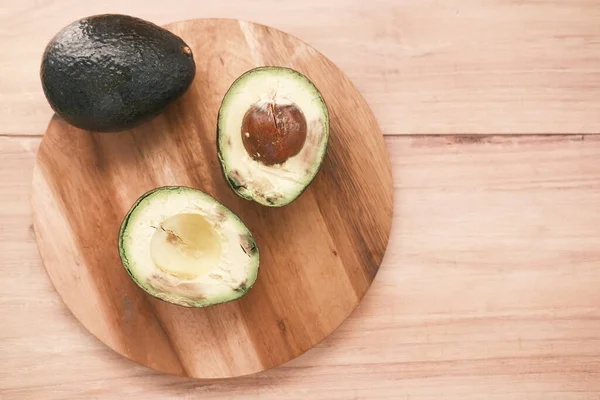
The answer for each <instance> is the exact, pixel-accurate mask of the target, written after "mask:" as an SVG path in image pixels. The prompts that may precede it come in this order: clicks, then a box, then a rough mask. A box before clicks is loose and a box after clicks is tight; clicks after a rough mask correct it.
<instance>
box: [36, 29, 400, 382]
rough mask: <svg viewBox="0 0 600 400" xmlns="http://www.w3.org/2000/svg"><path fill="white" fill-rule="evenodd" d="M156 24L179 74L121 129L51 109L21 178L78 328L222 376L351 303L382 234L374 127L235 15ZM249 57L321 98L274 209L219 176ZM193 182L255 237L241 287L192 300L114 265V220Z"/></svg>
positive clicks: (179, 368) (380, 144) (295, 340)
mask: <svg viewBox="0 0 600 400" xmlns="http://www.w3.org/2000/svg"><path fill="white" fill-rule="evenodd" d="M167 29H169V30H171V31H173V32H174V33H176V34H177V35H179V36H181V37H182V38H183V40H184V41H185V42H187V44H188V45H189V46H190V47H191V48H192V50H193V53H194V57H195V60H196V65H197V73H196V78H195V80H194V83H193V84H192V87H191V88H190V89H189V90H188V92H187V93H186V94H185V95H184V96H183V97H182V98H181V99H180V100H178V101H177V102H175V103H174V104H172V105H171V106H170V107H169V108H168V109H167V110H166V111H165V112H164V113H163V114H161V115H160V116H159V117H157V118H155V119H154V120H152V121H150V122H148V123H146V124H144V125H143V126H140V127H138V128H136V129H134V130H131V131H127V132H121V133H92V132H87V131H82V130H79V129H77V128H74V127H72V126H70V125H68V124H67V123H66V122H64V121H63V120H62V119H60V118H59V117H56V116H55V117H54V118H53V119H52V121H51V123H50V125H49V127H48V130H47V132H46V135H45V136H44V139H43V141H42V144H41V146H40V149H39V153H38V156H37V161H36V168H35V172H34V177H33V197H32V203H33V212H34V222H35V229H36V234H37V239H38V245H39V248H40V252H41V255H42V258H43V260H44V265H45V267H46V269H47V271H48V274H49V275H50V278H51V280H52V282H53V284H54V286H55V287H56V290H57V291H58V293H59V294H60V296H61V297H62V299H63V300H64V302H65V303H66V304H67V306H68V307H69V308H70V309H71V311H72V312H73V314H74V315H75V316H76V317H77V318H78V319H79V320H80V321H81V322H82V323H83V325H84V326H85V327H86V328H87V329H88V330H89V331H90V332H92V333H93V334H94V335H95V336H97V337H98V338H99V339H100V340H102V341H103V342H104V343H106V344H107V345H108V346H110V347H111V348H113V349H114V350H115V351H117V352H119V353H120V354H122V355H124V356H126V357H128V358H130V359H132V360H135V361H137V362H138V363H140V364H143V365H146V366H148V367H151V368H154V369H156V370H159V371H163V372H166V373H170V374H179V375H187V376H191V377H197V378H219V377H232V376H238V375H244V374H250V373H254V372H258V371H261V370H264V369H267V368H271V367H274V366H277V365H280V364H282V363H284V362H286V361H288V360H290V359H292V358H294V357H296V356H298V355H300V354H302V353H303V352H305V351H307V350H308V349H310V348H311V347H312V346H314V345H315V344H317V343H319V342H320V341H321V340H323V339H324V338H325V337H327V335H329V334H330V333H331V332H332V331H333V330H334V329H335V328H336V327H338V326H339V325H340V324H341V323H342V321H343V320H344V319H345V318H346V317H347V316H348V315H349V314H350V313H351V312H352V310H353V309H354V308H355V307H356V305H357V304H358V302H359V301H360V299H361V298H362V297H363V295H364V294H365V292H366V291H367V289H368V287H369V286H370V284H371V282H372V280H373V278H374V277H375V274H376V273H377V270H378V268H379V265H380V263H381V261H382V258H383V255H384V253H385V249H386V246H387V242H388V237H389V232H390V228H391V222H392V196H393V188H392V177H391V171H390V164H389V161H388V158H387V154H386V148H385V144H384V141H383V136H382V133H381V131H380V129H379V127H378V125H377V122H376V120H375V118H374V116H373V114H372V113H371V111H370V110H369V107H368V106H367V104H366V102H365V101H364V100H363V98H362V97H361V95H360V94H359V92H358V91H357V90H356V88H355V87H354V86H353V85H352V83H351V82H350V81H349V80H348V79H347V78H346V77H345V76H344V74H343V73H342V72H341V71H340V70H339V69H338V68H337V67H336V66H335V65H333V64H332V63H331V62H330V61H328V60H327V59H326V58H325V57H324V56H323V55H321V54H319V53H318V52H317V51H316V50H314V49H312V48H311V47H309V46H308V45H306V44H305V43H303V42H301V41H300V40H298V39H296V38H294V37H292V36H289V35H287V34H285V33H283V32H280V31H277V30H275V29H272V28H268V27H265V26H261V25H256V24H252V23H247V22H239V21H234V20H212V19H211V20H191V21H183V22H177V23H174V24H171V25H168V26H167ZM261 65H281V66H287V67H291V68H294V69H296V70H298V71H300V72H302V73H303V74H305V75H307V76H308V77H309V78H310V79H311V80H312V81H313V82H314V83H315V84H316V86H317V87H318V88H319V89H320V90H321V92H322V94H323V96H324V98H325V100H326V102H327V104H328V107H329V112H330V117H331V136H330V141H329V148H328V152H327V156H326V158H325V161H324V163H323V166H322V169H321V171H320V172H319V173H318V175H317V177H316V178H315V180H314V181H313V183H312V185H311V186H310V187H309V189H308V190H307V191H306V192H304V194H303V195H302V196H301V197H299V198H298V199H297V200H296V201H295V202H293V203H292V204H290V205H289V206H287V207H283V208H266V207H262V206H260V205H258V204H255V203H252V202H249V201H246V200H243V199H241V198H239V197H237V196H236V195H235V194H234V193H233V192H232V191H231V190H230V189H229V187H228V186H227V184H226V182H225V180H224V179H223V177H222V175H221V171H220V168H219V163H218V160H217V154H216V135H215V131H216V118H217V112H218V109H219V105H220V102H221V100H222V98H223V96H224V95H225V92H226V91H227V89H228V88H229V86H230V85H231V83H232V82H233V81H234V80H235V79H236V78H237V77H238V76H239V75H241V74H242V73H243V72H245V71H247V70H249V69H251V68H254V67H256V66H261ZM163 185H186V186H191V187H194V188H198V189H200V190H203V191H205V192H207V193H209V194H210V195H212V196H213V197H215V198H216V199H218V200H219V201H221V202H222V203H223V204H224V205H226V206H227V207H229V208H230V209H231V210H232V211H233V212H235V213H236V214H237V215H238V216H239V217H240V218H241V219H242V221H244V223H245V224H246V225H247V226H248V228H249V229H250V230H251V231H252V233H253V235H254V238H255V239H256V242H257V244H258V246H259V249H260V254H261V267H260V268H261V269H260V273H259V277H258V281H257V283H256V285H255V287H254V288H253V289H252V290H251V291H250V293H249V294H248V295H246V296H245V297H243V298H242V299H240V300H238V301H235V302H231V303H226V304H221V305H217V306H213V307H209V308H205V309H190V308H184V307H180V306H175V305H172V304H168V303H165V302H162V301H160V300H157V299H155V298H153V297H152V296H149V295H147V294H145V293H144V292H143V291H142V290H141V289H139V288H138V287H137V286H136V285H135V283H134V282H133V281H132V280H131V279H130V278H129V277H128V275H127V273H126V272H125V270H124V269H123V267H122V265H121V262H120V259H119V255H118V247H117V235H118V232H119V226H120V224H121V221H122V219H123V217H124V216H125V214H126V213H127V211H128V210H129V208H130V207H131V205H132V204H133V203H134V202H135V200H136V199H137V198H138V197H139V196H140V195H141V194H143V193H144V192H146V191H148V190H150V189H152V188H155V187H157V186H163Z"/></svg>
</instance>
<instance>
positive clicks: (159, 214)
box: [119, 186, 259, 307]
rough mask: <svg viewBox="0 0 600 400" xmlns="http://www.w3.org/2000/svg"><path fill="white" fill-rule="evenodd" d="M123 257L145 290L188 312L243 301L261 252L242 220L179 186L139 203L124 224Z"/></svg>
mask: <svg viewBox="0 0 600 400" xmlns="http://www.w3.org/2000/svg"><path fill="white" fill-rule="evenodd" d="M119 254H120V256H121V261H122V263H123V266H124V267H125V269H126V270H127V272H128V273H129V275H130V276H131V278H132V279H133V280H134V281H135V282H136V283H137V285H138V286H140V287H141V288H142V289H143V290H145V291H146V292H148V293H149V294H151V295H153V296H155V297H157V298H160V299H162V300H165V301H167V302H170V303H174V304H178V305H182V306H186V307H206V306H211V305H214V304H219V303H225V302H228V301H232V300H236V299H238V298H240V297H242V296H244V295H245V294H246V293H247V292H248V291H249V290H250V289H251V288H252V286H253V285H254V283H255V281H256V279H257V276H258V269H259V252H258V247H257V246H256V243H255V242H254V239H253V237H252V234H251V233H250V231H249V230H248V228H247V227H246V226H245V225H244V224H243V223H242V221H241V220H240V219H239V218H238V217H237V216H236V215H235V214H234V213H233V212H231V211H230V210H229V209H228V208H226V207H225V206H224V205H222V204H221V203H219V202H218V201H217V200H215V199H214V198H212V197H211V196H209V195H208V194H206V193H203V192H201V191H199V190H196V189H192V188H188V187H180V186H178V187H161V188H158V189H155V190H153V191H150V192H148V193H146V194H144V195H142V196H141V197H140V198H139V199H138V201H137V202H136V203H135V204H134V205H133V207H132V208H131V210H130V211H129V212H128V213H127V215H126V217H125V219H124V220H123V223H122V225H121V230H120V233H119Z"/></svg>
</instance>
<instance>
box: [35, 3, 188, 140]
mask: <svg viewBox="0 0 600 400" xmlns="http://www.w3.org/2000/svg"><path fill="white" fill-rule="evenodd" d="M195 73H196V66H195V63H194V57H193V55H192V50H191V49H190V47H189V46H188V45H187V44H186V43H185V42H184V41H183V40H182V39H181V38H180V37H179V36H177V35H175V34H173V33H171V32H169V31H167V30H166V29H164V28H161V27H159V26H157V25H155V24H153V23H151V22H148V21H144V20H141V19H139V18H135V17H131V16H128V15H119V14H103V15H94V16H90V17H87V18H83V19H80V20H78V21H75V22H73V23H72V24H70V25H68V26H66V27H65V28H63V29H62V30H61V31H60V32H58V33H57V34H56V35H55V36H54V38H53V39H52V40H51V41H50V42H49V43H48V45H47V46H46V49H45V51H44V55H43V58H42V65H41V69H40V77H41V81H42V87H43V90H44V94H45V95H46V98H47V100H48V102H49V103H50V106H51V107H52V109H53V110H54V111H55V112H56V113H57V114H58V115H60V116H61V117H62V118H63V119H64V120H66V121H67V122H68V123H70V124H71V125H74V126H76V127H78V128H81V129H84V130H89V131H98V132H108V131H120V130H125V129H130V128H133V127H135V126H137V125H139V124H141V123H143V122H145V121H147V120H149V119H152V118H153V117H155V116H156V115H158V114H159V113H160V112H161V111H163V110H164V109H165V108H166V107H167V106H168V105H169V104H170V103H172V102H173V101H175V99H177V98H178V97H180V96H181V95H183V93H184V92H185V91H186V90H187V89H188V88H189V86H190V85H191V83H192V81H193V79H194V76H195Z"/></svg>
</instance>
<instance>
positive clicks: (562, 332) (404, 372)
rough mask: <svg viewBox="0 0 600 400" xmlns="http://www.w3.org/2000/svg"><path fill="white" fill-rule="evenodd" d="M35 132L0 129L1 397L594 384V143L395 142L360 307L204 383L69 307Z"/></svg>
mask: <svg viewBox="0 0 600 400" xmlns="http://www.w3.org/2000/svg"><path fill="white" fill-rule="evenodd" d="M583 139H585V140H583ZM38 142H39V141H38V139H34V138H32V139H27V138H18V139H2V140H0V150H1V151H2V154H3V157H2V158H0V174H1V175H0V177H1V179H0V189H1V191H2V193H7V194H8V193H10V194H11V196H8V195H5V196H4V197H3V204H4V207H2V208H1V209H0V215H1V218H2V221H3V224H2V229H1V230H0V238H1V239H2V240H0V251H1V254H2V264H1V268H2V274H3V279H2V280H0V291H1V293H2V297H1V299H2V307H0V320H2V321H3V325H2V329H0V335H1V336H0V354H1V355H2V357H0V372H1V373H0V388H2V392H0V398H2V399H38V398H43V399H67V398H68V399H82V400H83V399H90V398H94V397H96V398H100V399H120V398H124V397H135V398H144V399H150V400H154V399H195V398H203V399H204V398H209V399H212V398H214V399H217V398H234V399H248V398H254V397H258V396H260V398H261V399H262V398H264V399H281V398H297V399H301V398H304V399H306V398H327V399H340V400H341V399H344V400H345V399H352V398H357V399H374V398H377V399H379V398H385V399H405V398H407V399H434V398H444V399H489V398H491V399H593V398H597V397H598V394H600V307H599V306H600V291H598V287H599V286H600V269H599V268H598V261H599V260H600V247H599V246H598V242H599V241H600V231H599V230H598V226H600V163H599V162H598V158H599V157H600V138H597V137H593V136H586V137H582V136H565V137H562V136H555V137H523V138H503V137H486V138H482V139H481V140H474V141H465V140H463V139H461V140H457V139H453V138H430V137H423V138H391V137H390V138H387V148H388V151H389V153H390V158H391V162H392V166H393V177H394V188H395V200H396V202H395V204H396V207H395V214H394V224H393V226H392V236H391V239H390V247H389V250H388V252H387V254H386V257H385V259H384V262H383V264H382V266H381V269H380V271H379V273H378V275H377V277H376V279H375V280H374V282H373V285H372V286H371V289H370V290H369V291H368V292H367V294H366V296H365V298H364V299H363V301H362V302H361V304H360V305H359V306H358V308H357V310H356V311H355V312H354V313H353V314H352V316H351V317H350V318H349V319H348V320H346V322H345V323H344V324H342V326H341V327H340V328H339V329H338V330H337V331H336V332H334V333H333V335H331V336H330V337H329V338H328V339H326V340H325V341H324V342H323V343H322V344H320V345H318V346H317V347H315V348H314V349H312V350H310V351H309V352H307V353H306V354H304V355H302V356H300V357H299V358H297V359H295V360H293V361H291V362H290V363H287V364H284V365H283V366H282V367H279V368H275V369H273V370H270V371H266V372H264V373H260V374H257V375H252V376H249V377H244V378H236V379H232V380H227V381H206V382H199V381H195V380H191V379H184V378H176V377H170V376H166V375H162V374H158V373H155V372H153V371H152V370H150V369H146V368H144V367H140V366H138V365H136V364H134V363H132V362H131V361H128V360H126V359H124V358H122V357H121V356H119V355H117V354H116V353H113V352H112V351H111V350H110V349H108V348H107V347H106V346H104V345H103V344H101V343H100V342H99V341H97V340H96V339H94V338H93V337H92V336H91V335H89V334H88V333H87V331H86V330H85V329H84V328H83V327H82V326H81V325H80V324H79V323H78V322H77V321H76V320H75V319H74V318H73V317H72V316H71V315H70V312H69V311H68V310H67V308H66V307H65V306H64V305H63V304H62V303H61V301H60V299H59V297H58V295H57V294H56V292H55V291H54V289H53V287H52V285H51V283H50V281H49V279H48V278H47V276H46V274H45V272H44V269H43V267H42V264H41V261H40V258H39V257H38V255H37V253H36V246H35V239H34V237H33V235H32V232H31V228H30V226H31V222H32V221H31V216H30V213H29V207H28V204H27V198H28V196H29V182H28V181H29V178H30V177H31V174H32V167H33V164H34V160H35V152H36V147H37V145H38ZM9 209H10V210H11V211H12V213H13V214H12V215H11V216H9V211H8V210H9Z"/></svg>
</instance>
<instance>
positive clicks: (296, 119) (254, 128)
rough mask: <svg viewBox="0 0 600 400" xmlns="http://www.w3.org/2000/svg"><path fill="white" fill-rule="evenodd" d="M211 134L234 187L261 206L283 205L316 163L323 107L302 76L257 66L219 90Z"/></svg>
mask: <svg viewBox="0 0 600 400" xmlns="http://www.w3.org/2000/svg"><path fill="white" fill-rule="evenodd" d="M217 136H218V137H217V146H218V156H219V161H220V163H221V169H222V171H223V174H224V176H225V178H226V180H227V182H228V184H229V186H231V188H232V189H233V190H234V192H235V193H237V194H238V195H239V196H241V197H243V198H245V199H248V200H253V201H256V202H258V203H260V204H263V205H265V206H272V207H280V206H285V205H287V204H289V203H291V202H292V201H294V200H295V199H296V198H298V196H300V194H302V192H303V191H304V190H305V189H306V188H307V187H308V186H309V185H310V183H311V182H312V180H313V179H314V177H315V176H316V174H317V172H318V171H319V169H320V167H321V163H322V162H323V158H324V157H325V154H326V151H327V144H328V141H329V113H328V110H327V106H326V104H325V100H324V99H323V96H322V95H321V93H320V92H319V90H318V89H317V87H316V86H315V85H314V84H313V83H312V82H311V81H310V80H309V79H308V78H307V77H306V76H304V75H302V74H301V73H299V72H297V71H295V70H292V69H289V68H284V67H260V68H256V69H253V70H250V71H248V72H246V73H244V74H243V75H242V76H240V77H239V78H238V79H236V80H235V82H233V84H232V85H231V87H230V88H229V90H228V91H227V93H226V94H225V97H224V98H223V101H222V103H221V107H220V110H219V116H218V122H217Z"/></svg>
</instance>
